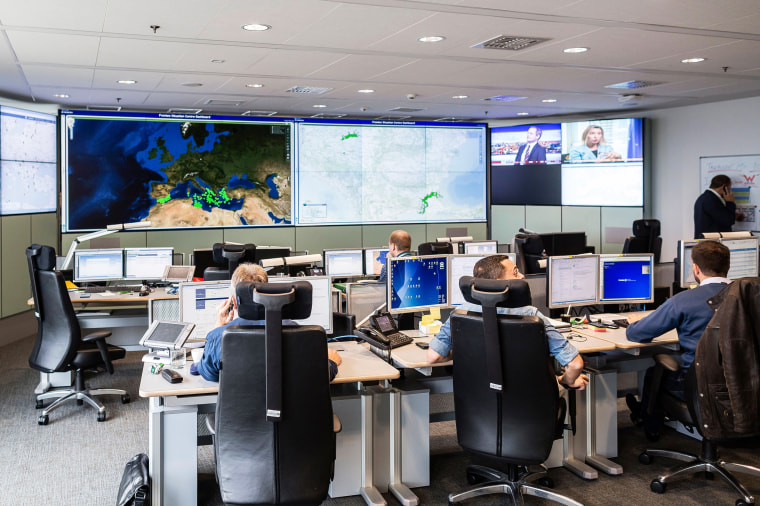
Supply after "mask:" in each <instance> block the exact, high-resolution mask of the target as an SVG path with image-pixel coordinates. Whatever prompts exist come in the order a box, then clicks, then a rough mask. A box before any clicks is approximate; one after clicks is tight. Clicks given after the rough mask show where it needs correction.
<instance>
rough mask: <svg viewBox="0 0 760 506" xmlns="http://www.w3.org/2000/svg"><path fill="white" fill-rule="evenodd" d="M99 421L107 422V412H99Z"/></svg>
mask: <svg viewBox="0 0 760 506" xmlns="http://www.w3.org/2000/svg"><path fill="white" fill-rule="evenodd" d="M98 421H99V422H105V421H106V414H105V413H98Z"/></svg>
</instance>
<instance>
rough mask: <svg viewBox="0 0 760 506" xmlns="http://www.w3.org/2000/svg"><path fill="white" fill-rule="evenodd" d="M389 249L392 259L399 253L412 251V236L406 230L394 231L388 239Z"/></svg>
mask: <svg viewBox="0 0 760 506" xmlns="http://www.w3.org/2000/svg"><path fill="white" fill-rule="evenodd" d="M388 249H389V250H390V251H389V253H390V255H391V258H395V257H396V256H397V255H398V254H399V253H403V252H405V251H409V250H410V249H412V236H411V235H409V232H407V231H406V230H394V231H393V232H392V233H391V236H390V237H389V238H388Z"/></svg>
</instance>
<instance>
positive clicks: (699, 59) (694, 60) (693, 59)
mask: <svg viewBox="0 0 760 506" xmlns="http://www.w3.org/2000/svg"><path fill="white" fill-rule="evenodd" d="M706 59H707V58H686V59H685V60H681V63H701V62H703V61H705V60H706Z"/></svg>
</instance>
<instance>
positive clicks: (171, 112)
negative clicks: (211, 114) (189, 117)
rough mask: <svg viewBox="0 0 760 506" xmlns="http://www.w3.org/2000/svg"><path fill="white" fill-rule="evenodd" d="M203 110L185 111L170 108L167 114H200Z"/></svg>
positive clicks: (183, 109) (179, 108)
mask: <svg viewBox="0 0 760 506" xmlns="http://www.w3.org/2000/svg"><path fill="white" fill-rule="evenodd" d="M202 110H203V109H185V108H182V107H172V108H171V109H169V110H168V111H166V112H168V113H169V114H200V113H201V111H202Z"/></svg>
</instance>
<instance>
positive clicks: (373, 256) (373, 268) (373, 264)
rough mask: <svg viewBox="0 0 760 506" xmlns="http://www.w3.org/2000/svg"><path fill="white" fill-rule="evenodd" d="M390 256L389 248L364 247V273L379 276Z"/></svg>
mask: <svg viewBox="0 0 760 506" xmlns="http://www.w3.org/2000/svg"><path fill="white" fill-rule="evenodd" d="M387 256H388V248H364V274H366V275H367V276H379V275H380V272H381V271H382V270H383V266H384V265H385V258H386V257H387Z"/></svg>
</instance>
